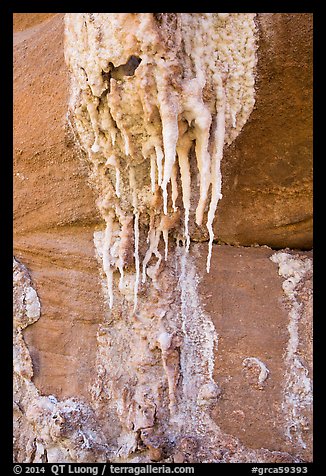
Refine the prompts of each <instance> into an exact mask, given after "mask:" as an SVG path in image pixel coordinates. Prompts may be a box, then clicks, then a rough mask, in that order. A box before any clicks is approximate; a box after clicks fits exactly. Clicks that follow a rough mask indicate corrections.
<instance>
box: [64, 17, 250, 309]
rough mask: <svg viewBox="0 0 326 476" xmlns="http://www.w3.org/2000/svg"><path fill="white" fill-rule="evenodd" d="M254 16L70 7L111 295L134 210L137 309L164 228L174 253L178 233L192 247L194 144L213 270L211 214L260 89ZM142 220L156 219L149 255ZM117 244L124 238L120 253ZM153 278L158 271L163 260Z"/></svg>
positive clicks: (77, 117) (80, 113)
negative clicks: (224, 163) (226, 160)
mask: <svg viewBox="0 0 326 476" xmlns="http://www.w3.org/2000/svg"><path fill="white" fill-rule="evenodd" d="M254 17H255V14H252V13H230V14H224V13H223V14H217V13H179V14H152V13H119V14H115V13H68V14H66V15H65V58H66V62H67V64H68V66H69V68H70V71H71V76H72V91H71V101H70V111H71V113H72V115H71V116H72V119H71V117H70V121H71V123H72V124H73V128H74V131H75V133H76V135H77V136H78V142H79V144H80V145H81V147H82V148H83V149H84V150H85V152H86V153H87V156H88V158H89V161H90V162H91V164H92V165H93V179H94V181H95V182H96V183H97V186H98V189H99V191H100V199H99V201H98V206H99V208H100V211H101V213H102V216H103V218H104V220H105V222H106V232H105V240H104V241H105V247H106V250H104V251H103V269H104V271H105V273H106V276H107V283H108V289H109V296H110V298H109V304H110V307H112V305H113V287H112V286H113V273H114V271H116V270H119V271H120V284H121V279H122V280H123V269H124V266H125V260H124V253H125V251H126V247H121V246H119V244H118V245H117V246H115V243H117V242H118V243H119V242H121V241H122V240H123V239H126V236H123V233H124V221H125V220H126V219H127V218H128V219H129V218H130V216H132V219H133V222H134V226H133V230H134V231H133V236H132V235H131V234H129V235H128V239H129V243H130V244H133V246H134V253H133V256H134V266H135V273H136V276H135V283H134V286H135V287H134V303H135V305H134V308H135V310H136V307H137V293H138V289H139V285H140V266H141V265H140V262H141V260H142V279H141V282H142V283H143V282H145V281H146V277H147V276H149V274H148V270H147V265H148V263H149V261H150V260H151V259H152V260H153V257H156V259H157V263H156V268H155V269H156V271H157V270H158V269H159V266H160V263H161V260H162V256H161V253H160V252H159V245H160V241H161V237H162V238H163V241H164V259H165V260H167V258H168V248H169V236H173V237H174V238H175V239H176V240H177V241H179V240H180V239H181V240H182V241H183V242H184V245H185V247H186V250H187V251H188V250H189V246H190V235H189V219H190V212H191V199H192V195H193V186H192V182H193V181H194V180H196V178H195V177H192V174H191V167H190V161H189V159H190V152H191V149H192V148H193V149H194V151H195V156H196V162H197V168H198V179H199V180H198V181H199V200H198V203H197V207H196V214H195V216H196V223H197V225H201V224H202V223H203V220H204V217H205V216H206V212H207V219H206V227H207V229H208V233H209V245H208V257H207V272H209V270H210V261H211V254H212V244H213V240H214V232H213V221H214V218H215V214H216V209H217V205H218V202H219V200H220V199H221V198H222V194H221V188H222V177H221V160H222V157H223V149H224V146H225V144H230V143H231V142H232V141H233V140H234V139H235V137H236V136H237V135H238V134H239V132H240V131H241V129H242V127H243V125H244V124H245V122H246V121H247V119H248V117H249V115H250V113H251V111H252V109H253V106H254V101H255V100H254V83H255V65H256V41H255V32H256V27H255V23H254ZM139 167H140V168H142V169H144V167H145V170H147V172H146V173H147V176H148V178H149V179H150V180H149V185H147V182H146V181H145V183H144V182H143V181H142V180H141V177H140V175H139V170H140V169H139ZM128 170H129V172H128ZM126 172H127V173H126ZM179 197H180V198H181V202H180V200H179V202H178V198H179ZM178 203H180V204H179V205H178ZM164 216H165V217H166V219H164ZM160 217H161V218H162V219H160ZM141 226H147V227H148V250H147V252H145V254H144V255H143V256H140V253H139V240H140V234H139V233H140V228H141ZM112 248H114V249H118V253H117V256H113V254H112ZM151 279H153V280H154V282H155V272H152V273H151Z"/></svg>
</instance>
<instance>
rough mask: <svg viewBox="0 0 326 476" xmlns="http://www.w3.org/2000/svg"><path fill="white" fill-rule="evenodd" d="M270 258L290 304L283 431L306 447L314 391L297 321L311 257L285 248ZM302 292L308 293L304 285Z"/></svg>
mask: <svg viewBox="0 0 326 476" xmlns="http://www.w3.org/2000/svg"><path fill="white" fill-rule="evenodd" d="M270 259H271V260H272V261H273V262H274V263H276V264H278V266H279V271H278V272H279V275H280V276H282V277H283V278H284V282H283V285H282V288H283V291H284V294H285V296H286V300H287V305H288V308H289V324H288V332H289V340H288V345H287V349H286V355H285V361H286V375H285V379H284V401H283V411H284V413H285V418H286V422H287V423H286V428H285V434H286V436H287V437H288V438H289V440H290V441H291V442H292V443H293V444H295V445H299V446H301V447H302V448H306V442H305V439H306V435H307V430H309V425H308V418H306V417H305V413H306V412H307V414H311V411H312V401H313V393H312V380H311V377H310V376H309V370H308V368H307V365H306V363H305V362H304V360H303V358H302V356H301V355H300V350H299V345H300V333H299V324H300V319H301V317H302V307H303V303H302V302H301V293H300V287H301V286H302V282H303V280H304V278H306V276H307V275H309V274H311V272H312V260H311V259H310V258H308V257H303V256H299V255H292V254H289V253H285V252H278V253H275V254H273V255H272V256H271V258H270ZM305 294H309V292H308V290H307V289H306V290H305Z"/></svg>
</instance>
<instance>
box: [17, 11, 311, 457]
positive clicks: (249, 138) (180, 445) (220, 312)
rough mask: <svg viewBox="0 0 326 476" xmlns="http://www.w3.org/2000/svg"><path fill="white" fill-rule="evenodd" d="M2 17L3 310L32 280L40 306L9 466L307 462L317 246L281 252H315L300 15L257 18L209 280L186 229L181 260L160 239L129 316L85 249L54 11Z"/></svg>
mask: <svg viewBox="0 0 326 476" xmlns="http://www.w3.org/2000/svg"><path fill="white" fill-rule="evenodd" d="M15 15H16V18H15V22H16V33H15V34H14V219H15V224H14V253H15V258H16V260H17V261H16V262H15V263H14V272H15V273H16V276H17V275H19V276H18V278H17V279H16V281H15V289H16V297H15V303H16V308H15V309H14V314H15V316H20V318H19V319H21V316H24V315H25V316H28V313H29V311H28V309H27V308H26V302H27V303H28V300H27V301H26V297H25V298H24V297H22V296H25V295H26V292H27V291H26V289H27V288H28V287H29V288H31V289H33V290H35V291H34V292H35V293H36V294H37V296H38V300H39V303H40V313H39V314H37V316H36V315H35V316H34V320H33V318H32V319H31V318H29V319H27V321H26V319H25V320H23V324H18V326H17V331H16V332H17V337H16V342H15V345H16V347H17V349H19V350H18V355H19V356H20V357H19V358H18V360H17V362H18V363H19V362H20V360H19V359H22V358H23V360H24V362H25V364H21V365H19V366H18V368H17V369H16V374H15V379H16V380H15V382H16V403H15V405H16V407H15V412H16V413H15V415H16V417H17V420H16V425H17V426H16V428H18V430H17V433H16V441H15V456H14V457H15V460H16V461H18V462H23V461H25V462H28V461H34V462H41V461H46V460H47V461H50V462H59V461H60V462H61V461H78V462H83V461H90V462H91V461H106V460H112V461H132V462H137V461H166V462H172V461H175V462H187V461H190V462H191V461H192V462H193V461H224V462H236V461H262V462H274V461H275V462H292V461H299V460H302V461H311V459H312V441H311V438H312V414H311V393H312V389H311V379H312V355H311V353H312V351H311V348H312V347H311V346H312V342H311V341H312V302H311V300H312V284H311V272H312V270H311V264H310V263H311V258H312V252H311V251H298V252H297V251H291V250H290V249H291V248H294V249H295V248H297V249H301V250H310V249H311V246H312V163H311V139H312V131H311V116H312V107H311V101H312V70H311V68H312V66H311V48H312V45H311V43H312V16H311V15H310V14H258V16H257V18H256V24H257V28H258V63H257V80H256V85H255V89H256V103H255V108H254V110H253V112H252V113H251V116H250V117H249V120H248V121H247V123H246V124H245V125H244V127H243V130H242V132H241V133H240V135H239V136H238V137H237V138H236V139H235V141H234V142H233V143H232V144H231V145H230V146H228V148H226V150H225V153H224V157H223V161H222V179H223V185H222V191H223V199H222V200H221V201H220V202H219V205H218V211H217V216H216V219H215V222H214V232H215V237H216V238H217V240H219V242H220V243H225V244H224V245H223V246H220V245H216V244H214V245H213V254H212V262H211V271H210V274H206V264H205V262H206V254H207V243H198V242H201V241H204V240H207V238H208V235H207V231H206V230H205V228H204V227H198V226H196V225H192V226H190V234H191V238H192V240H193V241H192V243H191V245H190V256H189V263H188V264H187V262H185V260H183V254H182V253H183V251H182V248H177V249H176V250H174V249H173V247H172V246H171V249H170V250H169V257H168V261H167V263H166V265H165V267H162V269H160V273H159V275H158V278H157V279H158V281H157V288H156V287H155V286H154V288H153V287H150V286H149V285H148V283H146V284H144V285H142V287H141V289H140V291H139V296H138V299H139V308H138V313H136V314H134V313H133V301H132V298H131V295H130V290H128V289H126V290H125V293H124V294H122V295H121V296H119V295H117V296H116V302H115V305H114V307H113V310H112V311H110V310H109V306H108V296H107V294H106V291H107V290H106V285H105V279H104V278H105V276H104V275H103V271H102V270H101V269H100V268H101V266H100V261H101V260H100V259H99V258H100V257H99V256H98V251H99V250H97V252H96V251H95V248H94V232H96V233H99V234H98V235H96V236H98V237H99V239H100V238H101V232H102V230H103V219H102V218H101V216H100V213H99V212H98V210H97V207H96V199H97V198H98V193H97V190H96V188H94V184H93V183H92V182H91V181H90V180H89V166H88V164H87V161H86V159H85V156H84V154H83V153H82V151H81V150H80V149H79V148H78V145H76V143H75V138H74V136H73V133H72V131H71V129H70V128H69V126H68V121H67V113H68V102H69V95H70V79H69V71H68V68H67V66H66V64H65V61H64V46H63V39H64V25H63V15H62V14H55V15H53V14H15ZM47 15H53V16H47ZM43 20H45V21H44V22H43ZM40 21H41V22H40ZM230 245H242V246H230ZM247 245H249V246H252V245H262V246H260V247H259V246H252V247H249V248H246V247H244V246H247ZM269 246H270V247H273V248H277V249H278V248H286V250H285V251H284V253H285V254H286V256H283V255H282V259H283V260H284V263H285V264H286V263H292V262H291V256H294V258H295V260H294V262H293V263H292V264H291V266H292V267H293V266H294V268H293V269H294V271H293V272H292V271H291V270H292V267H291V266H290V265H287V267H286V266H285V265H284V264H283V268H282V263H281V262H277V259H276V258H275V259H276V262H273V261H272V260H271V259H270V258H271V257H272V256H273V255H274V251H273V250H272V249H271V248H269ZM161 251H162V250H161ZM96 253H97V254H96ZM162 253H163V254H164V251H162ZM288 255H289V256H288ZM277 256H279V255H277ZM295 263H297V264H295ZM24 266H25V267H26V268H24ZM284 266H285V268H284ZM282 270H283V271H282ZM279 272H280V273H279ZM282 272H283V274H282ZM286 273H288V274H286ZM291 273H292V274H291ZM180 276H181V277H182V279H181V277H180ZM287 279H290V281H291V280H292V281H293V280H294V281H293V283H294V284H293V283H292V284H293V285H294V291H295V295H293V296H294V297H293V296H292V295H291V294H289V289H288V286H285V289H284V287H283V288H282V286H283V285H284V282H285V281H286V280H287ZM296 279H297V281H296ZM128 280H129V281H128ZM117 281H118V280H117V276H115V277H114V282H115V285H116V286H118V284H117ZM292 281H291V282H292ZM126 282H127V284H128V285H130V286H132V276H127V281H126ZM194 289H195V290H196V292H195V293H192V290H194ZM34 292H33V291H30V294H33V295H34ZM24 293H25V294H24ZM293 309H294V310H295V311H296V313H297V314H295V316H296V317H295V318H293V316H294V314H293V312H294V311H293ZM298 316H299V317H298ZM32 317H33V316H32ZM36 317H37V319H36ZM19 322H20V321H19ZM15 335H16V334H15ZM295 335H297V337H298V343H297V345H296V346H295V345H294V344H293V342H294V340H295V339H294V337H295ZM293 336H294V337H293ZM293 339H294V340H293ZM22 356H23V357H22ZM26 362H27V363H26ZM196 366H197V368H196ZM289 389H290V390H289ZM187 392H188V393H187ZM299 394H300V395H301V397H299V396H298V395H299ZM295 408H296V409H297V411H296V410H295ZM58 414H59V417H58ZM55 415H56V418H54V416H55ZM52 417H53V419H54V420H55V421H54V423H53V424H52V423H51V419H52ZM187 420H189V421H187ZM198 422H201V425H199V424H198ZM113 429H114V430H113ZM39 435H40V436H39Z"/></svg>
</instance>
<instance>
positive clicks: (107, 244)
mask: <svg viewBox="0 0 326 476" xmlns="http://www.w3.org/2000/svg"><path fill="white" fill-rule="evenodd" d="M112 227H113V218H112V215H111V214H110V215H109V216H108V219H107V222H106V228H105V233H104V243H103V270H104V272H105V274H106V279H107V286H108V295H109V306H110V309H112V306H113V268H112V266H111V258H110V248H111V242H112Z"/></svg>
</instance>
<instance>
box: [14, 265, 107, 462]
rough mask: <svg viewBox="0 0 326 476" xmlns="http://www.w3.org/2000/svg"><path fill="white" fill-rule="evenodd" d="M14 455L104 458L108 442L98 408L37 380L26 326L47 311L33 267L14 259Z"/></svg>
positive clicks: (31, 459)
mask: <svg viewBox="0 0 326 476" xmlns="http://www.w3.org/2000/svg"><path fill="white" fill-rule="evenodd" d="M13 284H14V291H13V305H14V309H13V314H14V319H13V324H14V331H13V339H14V355H13V364H14V365H13V371H14V375H13V394H14V408H13V419H14V455H13V459H14V461H15V462H19V463H22V462H24V463H44V462H50V463H66V462H67V463H68V462H77V461H83V462H95V461H98V462H104V461H106V460H107V454H108V448H107V446H106V442H105V440H104V438H103V435H102V434H101V430H100V426H99V423H98V422H97V420H96V418H95V416H94V412H93V411H92V409H91V408H90V407H89V406H88V405H86V404H85V403H84V402H82V401H79V400H78V399H75V398H69V399H67V400H63V401H58V400H57V399H56V398H55V397H54V396H53V395H49V396H43V395H41V394H40V392H39V391H38V390H37V388H36V387H35V385H34V383H33V382H32V378H33V364H32V359H31V356H30V354H29V351H28V348H27V346H26V344H25V341H24V337H23V332H22V331H23V330H24V329H25V328H26V327H27V326H29V325H31V324H33V323H34V322H36V321H37V320H38V319H39V318H40V316H41V306H40V302H39V299H38V296H37V293H36V291H35V289H34V288H33V286H32V282H31V279H30V277H29V274H28V271H27V269H26V268H25V266H23V265H22V264H21V263H19V262H18V261H17V260H16V259H15V258H14V260H13Z"/></svg>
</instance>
